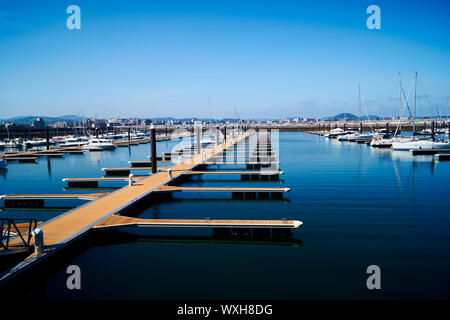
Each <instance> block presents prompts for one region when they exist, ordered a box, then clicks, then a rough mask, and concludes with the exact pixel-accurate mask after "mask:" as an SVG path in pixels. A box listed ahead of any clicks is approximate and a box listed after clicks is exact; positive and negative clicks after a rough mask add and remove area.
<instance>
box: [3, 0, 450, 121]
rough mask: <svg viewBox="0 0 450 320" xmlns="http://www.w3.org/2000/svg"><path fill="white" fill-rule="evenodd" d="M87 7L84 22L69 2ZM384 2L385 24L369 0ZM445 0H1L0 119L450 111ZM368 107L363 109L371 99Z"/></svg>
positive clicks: (449, 43) (449, 48)
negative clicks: (71, 13) (413, 104)
mask: <svg viewBox="0 0 450 320" xmlns="http://www.w3.org/2000/svg"><path fill="white" fill-rule="evenodd" d="M71 4H76V5H78V6H79V7H80V8H81V24H82V28H81V30H68V29H67V28H66V19H67V17H68V14H66V8H67V7H68V6H69V5H71ZM371 4H376V5H378V6H379V7H380V8H381V29H380V30H369V29H367V27H366V19H367V18H368V16H369V15H368V14H367V13H366V8H367V7H368V6H369V5H371ZM449 9H450V4H449V3H448V2H446V1H434V0H428V1H411V0H410V1H393V0H391V1H375V0H370V1H358V0H354V1H325V0H316V1H231V0H229V1H212V0H210V1H167V0H166V1H152V0H148V1H133V0H127V1H93V0H90V1H78V0H72V1H33V3H31V2H30V1H22V0H15V1H11V0H8V1H6V0H0V118H6V117H12V116H16V115H49V116H56V115H64V114H79V115H80V114H82V115H85V116H98V117H158V116H175V117H208V114H209V112H208V96H211V106H212V115H213V117H216V118H223V117H232V116H233V110H234V107H236V108H237V110H238V111H239V115H240V117H241V118H266V117H274V118H280V117H284V116H307V117H322V116H326V115H332V114H337V113H341V112H344V111H346V112H351V113H354V114H357V113H358V107H357V105H358V89H357V88H358V84H360V85H361V90H362V95H363V99H364V105H365V106H366V109H367V112H368V113H369V114H378V115H385V116H392V115H397V114H398V102H397V97H398V80H397V73H398V72H402V79H403V84H404V87H405V90H406V91H408V90H409V86H410V84H411V81H412V79H413V76H414V74H413V71H417V72H418V74H419V81H418V95H419V99H418V107H419V112H418V113H419V114H422V115H423V114H431V113H432V112H433V105H435V104H438V105H439V106H442V109H443V111H444V113H447V112H448V111H447V106H446V103H447V102H446V101H447V100H446V97H447V96H450V82H449V75H450V33H449V30H450V21H449V20H450V19H448V18H449V12H450V11H449ZM363 113H365V111H363Z"/></svg>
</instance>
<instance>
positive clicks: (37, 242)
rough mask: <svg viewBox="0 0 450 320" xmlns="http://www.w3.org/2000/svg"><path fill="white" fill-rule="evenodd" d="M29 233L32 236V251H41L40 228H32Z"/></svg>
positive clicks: (41, 238)
mask: <svg viewBox="0 0 450 320" xmlns="http://www.w3.org/2000/svg"><path fill="white" fill-rule="evenodd" d="M31 234H32V235H33V236H34V253H35V254H40V253H42V252H43V251H44V233H43V232H42V230H41V229H34V230H33V232H32V233H31Z"/></svg>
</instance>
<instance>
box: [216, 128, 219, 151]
mask: <svg viewBox="0 0 450 320" xmlns="http://www.w3.org/2000/svg"><path fill="white" fill-rule="evenodd" d="M219 139H220V130H219V127H217V133H216V147H217V146H219V144H220V140H219Z"/></svg>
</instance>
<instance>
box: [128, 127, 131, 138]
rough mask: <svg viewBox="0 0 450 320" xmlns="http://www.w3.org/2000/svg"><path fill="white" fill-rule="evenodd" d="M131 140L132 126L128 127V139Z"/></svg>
mask: <svg viewBox="0 0 450 320" xmlns="http://www.w3.org/2000/svg"><path fill="white" fill-rule="evenodd" d="M130 140H131V130H130V128H128V141H130Z"/></svg>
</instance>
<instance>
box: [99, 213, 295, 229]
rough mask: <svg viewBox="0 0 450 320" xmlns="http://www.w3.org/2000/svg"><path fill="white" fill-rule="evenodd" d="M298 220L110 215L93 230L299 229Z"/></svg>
mask: <svg viewBox="0 0 450 320" xmlns="http://www.w3.org/2000/svg"><path fill="white" fill-rule="evenodd" d="M302 224H303V223H302V222H301V221H298V220H215V219H214V220H210V219H138V218H131V217H124V216H117V215H112V216H111V217H109V218H106V219H105V220H103V221H102V222H100V223H99V224H97V225H96V226H95V227H94V228H96V229H101V228H111V227H113V228H117V227H124V226H132V225H137V226H156V227H207V228H239V227H240V228H291V229H292V228H299V227H300V226H301V225H302Z"/></svg>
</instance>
